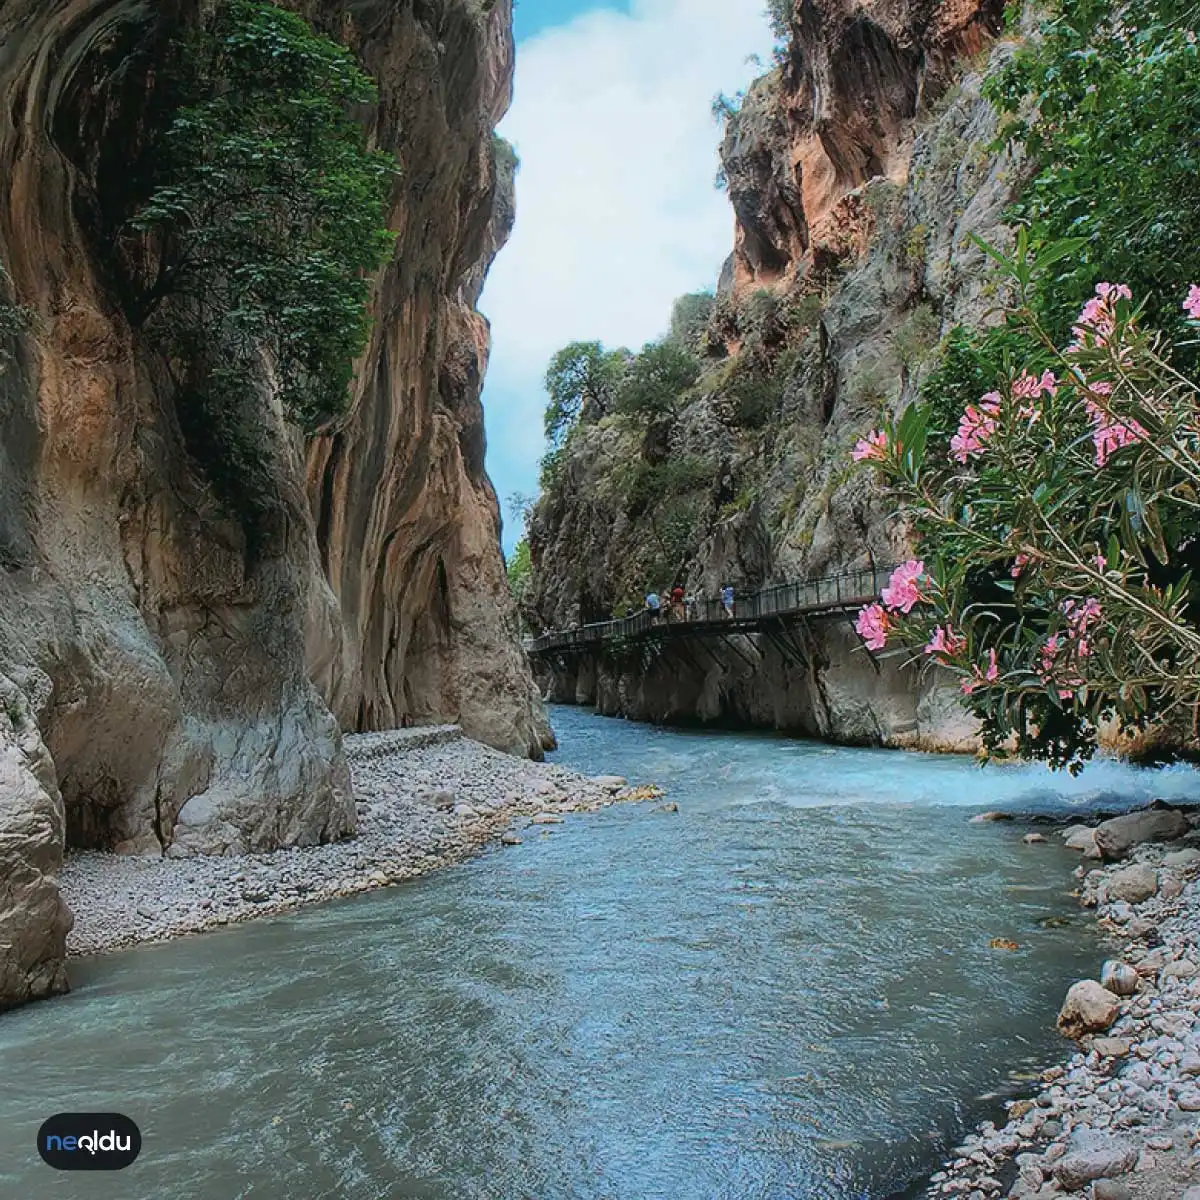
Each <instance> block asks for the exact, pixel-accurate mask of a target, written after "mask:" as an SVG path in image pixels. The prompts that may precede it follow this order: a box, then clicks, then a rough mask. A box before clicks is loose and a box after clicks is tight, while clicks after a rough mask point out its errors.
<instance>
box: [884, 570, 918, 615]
mask: <svg viewBox="0 0 1200 1200" xmlns="http://www.w3.org/2000/svg"><path fill="white" fill-rule="evenodd" d="M924 574H925V564H924V563H923V562H922V561H921V560H920V559H916V558H910V559H909V560H908V562H906V563H902V564H901V565H900V566H898V567H897V568H896V569H895V570H894V571H893V572H892V577H891V579H889V580H888V583H887V587H885V588H884V589H883V591H882V592H880V594H879V595H880V599H881V600H882V601H883V602H884V604H886V605H887V607H888V608H891V609H899V610H900V611H901V612H903V613H907V612H912V607H913V605H914V604H917V603H918V602H919V601H920V600H922V599H923V597H922V595H921V593H920V592H919V591H918V590H917V580H918V579H920V578H921V576H922V575H924Z"/></svg>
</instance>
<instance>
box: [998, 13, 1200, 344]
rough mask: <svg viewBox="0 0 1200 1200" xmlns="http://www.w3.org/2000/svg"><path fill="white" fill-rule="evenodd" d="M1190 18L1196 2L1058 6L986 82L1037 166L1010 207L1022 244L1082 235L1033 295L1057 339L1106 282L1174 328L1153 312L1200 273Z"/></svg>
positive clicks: (1167, 310) (1195, 53)
mask: <svg viewBox="0 0 1200 1200" xmlns="http://www.w3.org/2000/svg"><path fill="white" fill-rule="evenodd" d="M1012 11H1013V12H1014V13H1015V11H1016V10H1012ZM1198 24H1200V9H1198V8H1197V7H1196V5H1195V3H1194V2H1193V0H1128V2H1126V0H1122V2H1121V3H1119V4H1118V3H1116V0H1059V3H1057V4H1056V5H1055V6H1054V7H1053V8H1052V10H1051V11H1050V13H1049V14H1048V15H1047V18H1046V19H1045V21H1044V22H1043V23H1042V27H1041V31H1040V36H1039V37H1037V38H1032V39H1029V40H1027V41H1026V42H1025V43H1024V45H1023V46H1022V47H1021V49H1020V50H1018V52H1017V53H1016V55H1015V56H1014V57H1013V58H1012V60H1011V61H1010V62H1009V64H1008V65H1007V66H1006V67H1005V68H1004V69H1003V70H1001V71H1000V72H999V73H998V75H997V76H996V77H994V78H993V79H992V80H990V81H989V83H988V85H987V89H986V92H987V95H988V97H989V98H990V99H992V100H993V101H994V102H995V103H997V104H998V106H999V107H1000V108H1001V109H1002V110H1003V111H1004V112H1006V113H1007V114H1008V124H1007V126H1006V131H1005V133H1006V136H1007V137H1009V138H1011V139H1013V140H1015V141H1017V142H1019V143H1020V144H1021V145H1022V146H1023V148H1024V150H1025V152H1026V153H1027V154H1028V155H1029V156H1030V158H1031V159H1032V161H1033V163H1034V164H1035V170H1034V173H1033V175H1032V178H1031V179H1030V180H1029V182H1028V184H1027V185H1026V186H1025V188H1024V189H1023V191H1022V195H1021V197H1020V200H1019V202H1018V204H1017V206H1016V209H1015V211H1014V214H1013V215H1014V216H1015V217H1016V218H1017V219H1018V220H1020V221H1021V222H1022V223H1024V224H1026V225H1028V227H1029V233H1030V245H1031V246H1032V247H1034V248H1035V249H1036V248H1037V247H1038V246H1039V245H1044V244H1047V243H1049V242H1052V241H1055V240H1057V239H1060V238H1065V237H1078V238H1082V239H1083V241H1082V242H1081V243H1080V244H1079V247H1078V249H1077V250H1076V252H1075V253H1074V254H1073V255H1072V256H1071V257H1070V258H1069V259H1067V260H1065V261H1064V262H1062V263H1060V264H1058V270H1057V272H1056V273H1055V274H1053V275H1047V276H1046V277H1045V278H1044V279H1043V280H1042V281H1041V282H1040V283H1039V286H1038V288H1037V290H1036V293H1035V294H1033V295H1032V296H1031V297H1030V298H1029V299H1030V302H1031V303H1032V305H1033V307H1034V308H1035V309H1036V311H1037V314H1038V319H1039V321H1040V322H1041V323H1042V324H1043V325H1045V326H1046V328H1047V330H1048V332H1050V333H1051V334H1052V335H1053V337H1055V338H1056V339H1061V338H1063V337H1065V335H1066V334H1067V332H1068V329H1069V324H1070V321H1071V319H1072V318H1073V316H1074V314H1075V313H1077V312H1078V311H1079V308H1080V307H1081V305H1082V304H1083V303H1084V302H1085V301H1086V300H1087V298H1088V296H1089V295H1091V292H1092V288H1093V287H1094V285H1095V284H1096V283H1098V282H1101V281H1102V280H1105V279H1115V280H1120V281H1122V282H1123V283H1125V284H1127V285H1128V286H1129V287H1130V288H1132V289H1133V291H1134V292H1135V293H1136V294H1137V295H1139V296H1142V297H1146V298H1147V303H1148V304H1149V305H1150V306H1151V307H1150V310H1149V311H1150V315H1151V316H1152V317H1153V318H1154V319H1155V320H1156V321H1157V322H1158V323H1159V324H1161V325H1163V326H1164V327H1165V328H1166V329H1167V330H1168V331H1172V332H1174V333H1178V332H1179V331H1180V315H1181V314H1180V312H1179V310H1178V307H1177V306H1176V307H1175V308H1172V307H1171V306H1170V304H1169V303H1168V304H1166V305H1165V307H1163V308H1161V309H1159V308H1156V307H1155V306H1156V305H1158V303H1159V299H1160V298H1165V297H1173V296H1175V295H1176V294H1177V293H1178V292H1179V289H1180V288H1181V287H1183V286H1185V285H1186V284H1188V283H1189V282H1191V281H1194V280H1195V279H1197V278H1200V238H1197V236H1196V230H1197V229H1198V228H1200V138H1198V137H1197V135H1196V131H1197V129H1200V86H1197V80H1198V79H1200V44H1198V38H1197V32H1198V30H1197V26H1198Z"/></svg>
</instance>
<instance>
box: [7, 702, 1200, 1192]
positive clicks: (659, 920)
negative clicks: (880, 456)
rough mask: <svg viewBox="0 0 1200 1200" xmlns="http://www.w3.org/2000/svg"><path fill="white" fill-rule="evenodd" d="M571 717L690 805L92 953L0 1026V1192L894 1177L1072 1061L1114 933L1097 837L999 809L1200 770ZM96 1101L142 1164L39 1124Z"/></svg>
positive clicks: (1151, 788)
mask: <svg viewBox="0 0 1200 1200" xmlns="http://www.w3.org/2000/svg"><path fill="white" fill-rule="evenodd" d="M554 720H555V725H556V728H557V729H558V732H559V735H560V738H561V740H562V746H563V748H562V750H561V751H559V752H558V754H557V759H558V761H560V762H563V763H565V764H568V765H571V766H577V767H580V768H582V769H584V770H586V771H589V772H593V773H600V772H604V773H613V772H616V773H620V774H625V775H628V776H629V777H630V778H631V779H633V780H639V781H648V780H656V781H658V782H660V783H662V784H664V785H666V786H667V787H669V789H670V793H671V799H673V800H675V801H677V802H678V804H679V810H680V811H679V812H678V813H669V812H655V811H652V808H653V806H645V805H640V806H639V805H626V806H617V807H614V808H611V809H608V810H605V811H604V812H601V813H597V814H592V815H587V816H578V817H574V818H569V819H568V822H567V823H566V824H565V825H562V826H553V827H548V828H545V829H539V828H537V827H534V828H531V829H530V830H529V831H528V832H527V834H526V836H525V844H524V845H522V846H520V847H517V848H512V849H505V850H503V851H501V850H498V849H497V850H495V851H492V852H489V853H487V854H484V855H483V856H482V857H480V858H478V859H476V860H475V861H473V862H470V863H468V864H465V865H463V866H460V867H455V868H453V869H450V870H447V871H443V872H441V873H439V874H436V875H434V876H431V877H428V878H426V879H423V880H419V881H415V882H413V883H411V884H409V885H406V886H402V887H397V888H393V889H389V890H387V891H384V892H378V893H375V894H373V895H370V896H364V897H357V898H355V899H352V900H347V901H343V902H338V903H333V904H328V905H325V906H322V907H320V908H314V909H310V910H305V911H301V912H298V913H295V914H292V915H290V916H287V917H285V918H282V919H278V920H274V921H270V922H262V923H259V924H252V925H246V926H241V927H238V928H234V929H230V930H227V931H223V932H220V933H215V934H209V935H206V936H203V937H197V938H191V939H186V940H183V941H179V942H175V943H172V944H168V945H165V946H158V947H147V948H143V949H140V950H136V951H131V952H128V953H122V954H115V955H112V956H109V957H106V958H103V959H100V960H95V961H92V962H88V963H80V964H76V966H75V968H74V973H73V974H74V978H75V981H76V985H77V990H76V991H75V992H74V993H73V994H72V995H70V996H67V997H63V998H61V999H58V1000H54V1001H51V1002H49V1003H44V1004H40V1005H35V1006H31V1007H29V1008H26V1009H22V1010H19V1011H17V1012H14V1013H10V1014H7V1015H5V1016H3V1017H0V1080H2V1084H0V1196H3V1197H9V1196H12V1197H22V1198H24V1197H41V1196H56V1197H57V1196H61V1197H88V1198H89V1200H93V1198H94V1200H108V1198H116V1197H120V1198H121V1200H143V1198H145V1200H164V1198H170V1200H184V1198H189V1200H190V1198H196V1200H232V1198H234V1197H237V1198H241V1197H262V1198H271V1200H274V1198H276V1197H279V1198H285V1197H286V1198H289V1200H290V1198H293V1197H294V1198H301V1200H309V1198H316V1197H348V1198H353V1200H360V1198H362V1200H375V1198H379V1200H383V1198H388V1200H395V1198H410V1197H411V1198H414V1200H415V1198H428V1200H435V1198H436V1200H451V1198H454V1200H459V1198H463V1200H526V1198H528V1200H559V1198H576V1197H578V1198H580V1200H601V1198H606V1197H607V1198H611V1200H651V1198H659V1197H661V1198H663V1200H710V1198H712V1200H716V1198H722V1200H751V1198H755V1200H758V1198H761V1200H767V1198H771V1200H776V1198H783V1197H805V1198H807V1197H814V1198H825V1197H828V1198H831V1200H833V1198H837V1200H850V1198H867V1197H871V1198H874V1197H886V1196H890V1195H892V1194H894V1193H896V1192H897V1191H899V1190H902V1189H903V1188H905V1187H906V1186H907V1185H908V1184H909V1183H911V1181H912V1180H913V1179H914V1178H917V1177H918V1176H919V1174H920V1172H922V1171H927V1170H929V1169H931V1168H932V1166H933V1164H934V1163H935V1161H936V1159H937V1156H938V1153H939V1151H940V1150H941V1149H943V1148H945V1147H946V1146H948V1145H951V1144H953V1142H954V1140H955V1139H956V1138H957V1137H958V1136H959V1135H960V1134H961V1132H962V1130H963V1128H964V1126H965V1124H966V1123H967V1122H971V1121H975V1120H978V1119H980V1118H981V1117H982V1116H984V1115H986V1114H987V1113H988V1112H990V1111H995V1110H996V1109H997V1105H998V1101H997V1094H998V1093H1001V1092H1003V1089H1004V1088H1005V1087H1006V1086H1009V1085H1010V1084H1011V1082H1012V1080H1013V1078H1014V1076H1018V1077H1019V1075H1020V1074H1021V1073H1022V1072H1023V1071H1025V1072H1027V1071H1028V1070H1030V1069H1032V1068H1036V1067H1037V1066H1039V1065H1044V1064H1045V1063H1046V1062H1048V1061H1051V1060H1053V1059H1055V1058H1056V1057H1058V1056H1060V1055H1061V1054H1062V1049H1063V1047H1062V1044H1061V1043H1060V1042H1059V1041H1058V1040H1057V1037H1056V1035H1055V1034H1054V1032H1053V1020H1054V1015H1055V1012H1056V1009H1057V1006H1058V1003H1059V1002H1060V1000H1061V997H1062V993H1063V991H1064V990H1065V988H1066V986H1067V985H1068V984H1069V983H1070V982H1071V981H1072V980H1074V979H1075V978H1077V977H1079V976H1080V975H1082V974H1085V973H1091V972H1092V971H1094V969H1095V967H1096V965H1097V963H1098V961H1099V959H1100V958H1101V957H1102V954H1103V950H1102V947H1101V946H1100V945H1099V943H1098V941H1097V938H1096V935H1095V933H1094V931H1093V929H1092V928H1091V926H1090V924H1089V922H1088V920H1087V918H1086V917H1085V916H1084V915H1083V914H1082V913H1080V911H1079V910H1078V908H1077V907H1076V904H1075V902H1074V901H1073V900H1072V899H1070V898H1069V897H1068V896H1067V895H1066V891H1067V888H1068V886H1069V885H1070V883H1071V880H1070V876H1069V872H1070V869H1071V868H1072V867H1073V866H1074V865H1075V861H1076V860H1075V859H1074V858H1073V857H1072V856H1070V855H1068V854H1067V853H1066V852H1064V851H1062V850H1061V849H1059V848H1058V847H1057V846H1056V845H1055V844H1053V843H1051V844H1049V845H1044V846H1026V845H1024V844H1023V843H1022V842H1021V833H1022V832H1024V831H1025V829H1026V828H1028V827H1029V826H1027V825H1026V824H1023V823H1021V822H1018V823H1015V824H1009V825H1003V824H978V825H972V824H969V823H968V817H969V815H970V808H971V806H980V807H997V806H1008V807H1012V808H1014V809H1016V810H1020V811H1022V812H1043V813H1056V814H1062V813H1063V812H1065V811H1069V810H1072V809H1075V808H1078V809H1081V810H1082V809H1085V808H1087V807H1089V806H1094V805H1096V804H1102V805H1104V806H1106V807H1118V806H1121V805H1129V804H1132V803H1135V802H1137V801H1141V800H1144V799H1146V798H1148V797H1149V796H1152V795H1171V796H1175V797H1176V798H1200V776H1198V775H1197V774H1196V773H1194V772H1193V771H1191V770H1188V769H1183V768H1171V769H1169V770H1166V771H1157V772H1137V771H1133V770H1130V769H1126V768H1121V767H1117V766H1114V765H1111V764H1099V765H1096V766H1094V767H1092V768H1089V769H1088V770H1087V771H1085V772H1084V774H1083V775H1082V776H1081V777H1080V778H1079V779H1077V780H1070V779H1062V778H1059V777H1055V776H1051V775H1050V774H1049V773H1047V772H1046V771H1044V770H1042V769H1041V768H1033V767H1018V768H1009V769H996V768H988V769H986V770H983V771H981V770H979V768H978V767H976V766H975V765H974V764H973V763H972V762H970V761H969V760H965V759H955V758H934V757H926V756H921V755H909V754H900V753H895V752H882V751H870V750H847V749H834V748H831V747H827V746H821V745H818V744H813V743H803V742H795V741H786V740H782V739H776V738H771V737H763V736H753V735H749V736H747V735H743V734H730V733H723V734H713V733H680V732H665V731H661V730H654V729H650V728H647V727H644V726H637V725H631V724H627V723H624V722H619V721H613V720H607V719H604V718H600V717H596V716H593V715H590V714H588V713H584V712H581V711H577V710H569V709H559V710H556V711H555V713H554ZM993 938H1004V939H1008V940H1010V941H1012V942H1015V943H1016V944H1017V946H1018V947H1019V948H1018V949H1016V950H1005V949H993V948H990V947H989V941H990V940H991V939H993ZM72 1110H73V1111H80V1110H91V1111H104V1110H108V1111H114V1110H115V1111H118V1112H123V1113H125V1114H126V1115H128V1116H130V1117H132V1118H133V1119H134V1120H135V1121H136V1122H137V1123H138V1124H139V1126H140V1127H141V1130H142V1133H143V1137H144V1144H143V1150H142V1154H141V1157H140V1158H139V1159H138V1161H137V1162H136V1163H135V1164H134V1165H133V1166H132V1167H131V1168H129V1169H128V1170H126V1171H124V1172H122V1173H120V1174H116V1175H102V1174H96V1173H87V1174H74V1173H70V1174H56V1173H55V1172H53V1171H51V1169H50V1168H48V1167H46V1166H44V1165H43V1164H42V1163H41V1162H40V1160H38V1158H37V1156H36V1153H35V1151H34V1135H35V1133H36V1130H37V1128H38V1125H39V1124H40V1122H41V1121H42V1120H43V1119H44V1118H45V1117H47V1116H49V1115H50V1114H52V1113H54V1112H60V1111H72Z"/></svg>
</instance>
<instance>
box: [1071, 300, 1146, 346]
mask: <svg viewBox="0 0 1200 1200" xmlns="http://www.w3.org/2000/svg"><path fill="white" fill-rule="evenodd" d="M1132 299H1133V293H1132V292H1131V291H1130V290H1129V288H1128V287H1126V286H1125V284H1123V283H1098V284H1096V294H1095V295H1094V296H1093V297H1092V298H1091V299H1090V300H1089V301H1088V302H1087V303H1086V304H1085V305H1084V306H1083V308H1081V309H1080V310H1079V316H1078V317H1077V318H1076V324H1075V325H1074V326H1073V327H1072V329H1071V333H1072V334H1073V335H1074V337H1075V340H1074V342H1072V343H1071V345H1070V346H1068V347H1067V352H1068V353H1069V354H1070V353H1077V352H1078V351H1080V350H1087V349H1094V348H1097V347H1100V346H1105V345H1107V344H1108V339H1109V338H1110V337H1111V336H1112V334H1113V331H1114V330H1115V329H1116V327H1117V314H1116V304H1117V301H1118V300H1132Z"/></svg>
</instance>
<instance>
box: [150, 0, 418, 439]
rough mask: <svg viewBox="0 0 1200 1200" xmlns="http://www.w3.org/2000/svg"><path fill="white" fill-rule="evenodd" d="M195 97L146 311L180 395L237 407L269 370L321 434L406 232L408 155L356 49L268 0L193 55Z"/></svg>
mask: <svg viewBox="0 0 1200 1200" xmlns="http://www.w3.org/2000/svg"><path fill="white" fill-rule="evenodd" d="M181 58H182V61H183V62H184V64H185V65H184V68H183V71H184V74H183V78H182V79H181V80H180V81H179V90H180V93H181V95H182V97H183V103H182V104H181V106H180V107H179V108H178V109H177V110H176V111H175V113H174V116H173V118H172V119H171V121H170V123H169V127H168V128H167V129H166V131H165V134H164V135H163V137H162V139H161V145H160V147H159V157H160V159H161V163H162V171H161V175H160V177H159V180H158V183H157V186H156V187H155V189H154V191H153V194H152V195H151V196H150V198H149V200H148V202H147V203H146V204H145V205H144V206H143V207H142V208H141V209H140V211H138V212H137V214H136V215H135V217H134V219H133V221H132V223H131V225H132V229H133V230H135V231H137V232H138V233H139V234H141V235H143V237H144V238H145V239H146V241H147V242H148V246H149V254H148V255H147V256H145V259H144V261H146V262H147V263H148V271H147V274H146V278H144V279H143V280H142V289H141V296H140V305H141V311H140V314H139V315H140V319H141V320H142V321H143V322H145V323H146V324H147V327H148V329H149V330H150V331H151V332H153V333H156V334H158V335H160V336H161V338H162V339H163V341H164V343H165V347H166V349H167V351H168V353H169V356H170V358H171V361H172V363H173V365H174V366H175V367H176V369H177V370H178V371H179V372H180V374H181V376H182V378H181V380H180V382H181V388H182V389H183V391H184V394H185V395H187V396H188V397H189V398H190V401H191V402H192V403H198V404H201V405H204V406H207V408H208V410H209V411H208V412H207V414H206V416H207V417H208V418H209V419H212V420H214V421H218V422H219V421H220V420H221V419H222V417H224V418H225V419H226V420H227V421H229V422H230V423H234V419H233V418H232V417H231V416H230V413H231V412H232V410H234V409H237V408H239V407H240V406H241V405H242V404H243V403H244V402H245V401H246V397H247V394H248V393H250V392H253V391H254V390H255V389H256V388H257V387H260V386H261V385H262V384H263V383H264V382H266V381H267V380H270V381H271V382H272V383H273V384H274V386H275V388H276V389H277V392H278V395H279V397H280V399H281V402H282V404H283V406H284V410H285V411H286V412H287V413H288V415H289V416H290V417H291V418H292V419H294V420H295V421H297V422H298V423H299V424H300V425H301V426H302V427H303V428H304V429H306V430H310V431H311V430H315V429H318V428H320V427H321V426H322V425H324V424H325V423H327V422H328V421H330V420H332V419H334V418H336V417H337V416H338V415H339V414H341V413H342V412H343V411H344V409H345V406H346V403H347V391H348V386H349V383H350V380H351V375H352V364H353V360H354V359H355V357H356V356H357V355H358V354H359V353H360V352H361V351H362V349H363V347H364V346H365V344H366V339H367V335H368V331H369V328H370V321H369V314H368V307H367V305H368V299H369V294H370V283H369V276H370V274H371V273H372V272H373V271H375V270H377V269H378V268H379V267H380V266H381V265H382V264H383V263H385V262H386V261H387V260H388V258H389V256H390V254H391V250H392V244H393V235H392V234H391V233H390V232H389V231H388V230H387V228H386V222H385V217H386V210H387V203H388V198H389V196H390V193H391V187H392V179H393V176H394V174H395V172H396V164H395V161H394V159H393V158H392V157H391V156H390V155H388V154H384V153H379V152H373V151H370V150H368V149H367V147H366V135H365V133H364V131H363V128H362V127H361V125H360V124H359V123H358V122H357V121H356V120H354V118H353V116H352V112H353V109H354V107H355V106H360V105H364V104H371V103H373V102H374V101H375V100H376V98H377V95H376V90H375V86H374V84H373V83H372V81H371V80H370V79H369V78H368V77H367V76H366V75H365V74H363V72H362V71H361V70H359V68H358V67H357V65H356V64H355V61H354V59H353V56H352V55H351V54H350V52H349V51H348V50H347V49H346V48H345V47H343V46H340V45H338V44H337V43H336V42H333V41H330V40H329V39H328V38H325V37H321V36H319V35H318V34H316V33H314V32H313V30H312V29H311V28H310V27H309V26H308V25H307V24H306V22H305V21H304V20H303V19H302V18H300V17H299V16H296V15H295V14H293V13H290V12H287V11H285V10H284V9H282V8H278V7H276V6H275V5H274V4H271V3H267V2H265V0H223V2H222V3H220V4H219V5H218V6H217V8H216V9H215V11H214V13H213V15H212V16H211V17H210V18H209V19H208V20H207V21H206V23H205V24H204V25H203V26H202V28H201V29H200V30H199V31H198V32H197V33H195V34H194V35H193V36H192V37H191V39H190V41H189V42H188V43H187V45H186V47H185V53H184V54H183V55H182V56H181Z"/></svg>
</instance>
